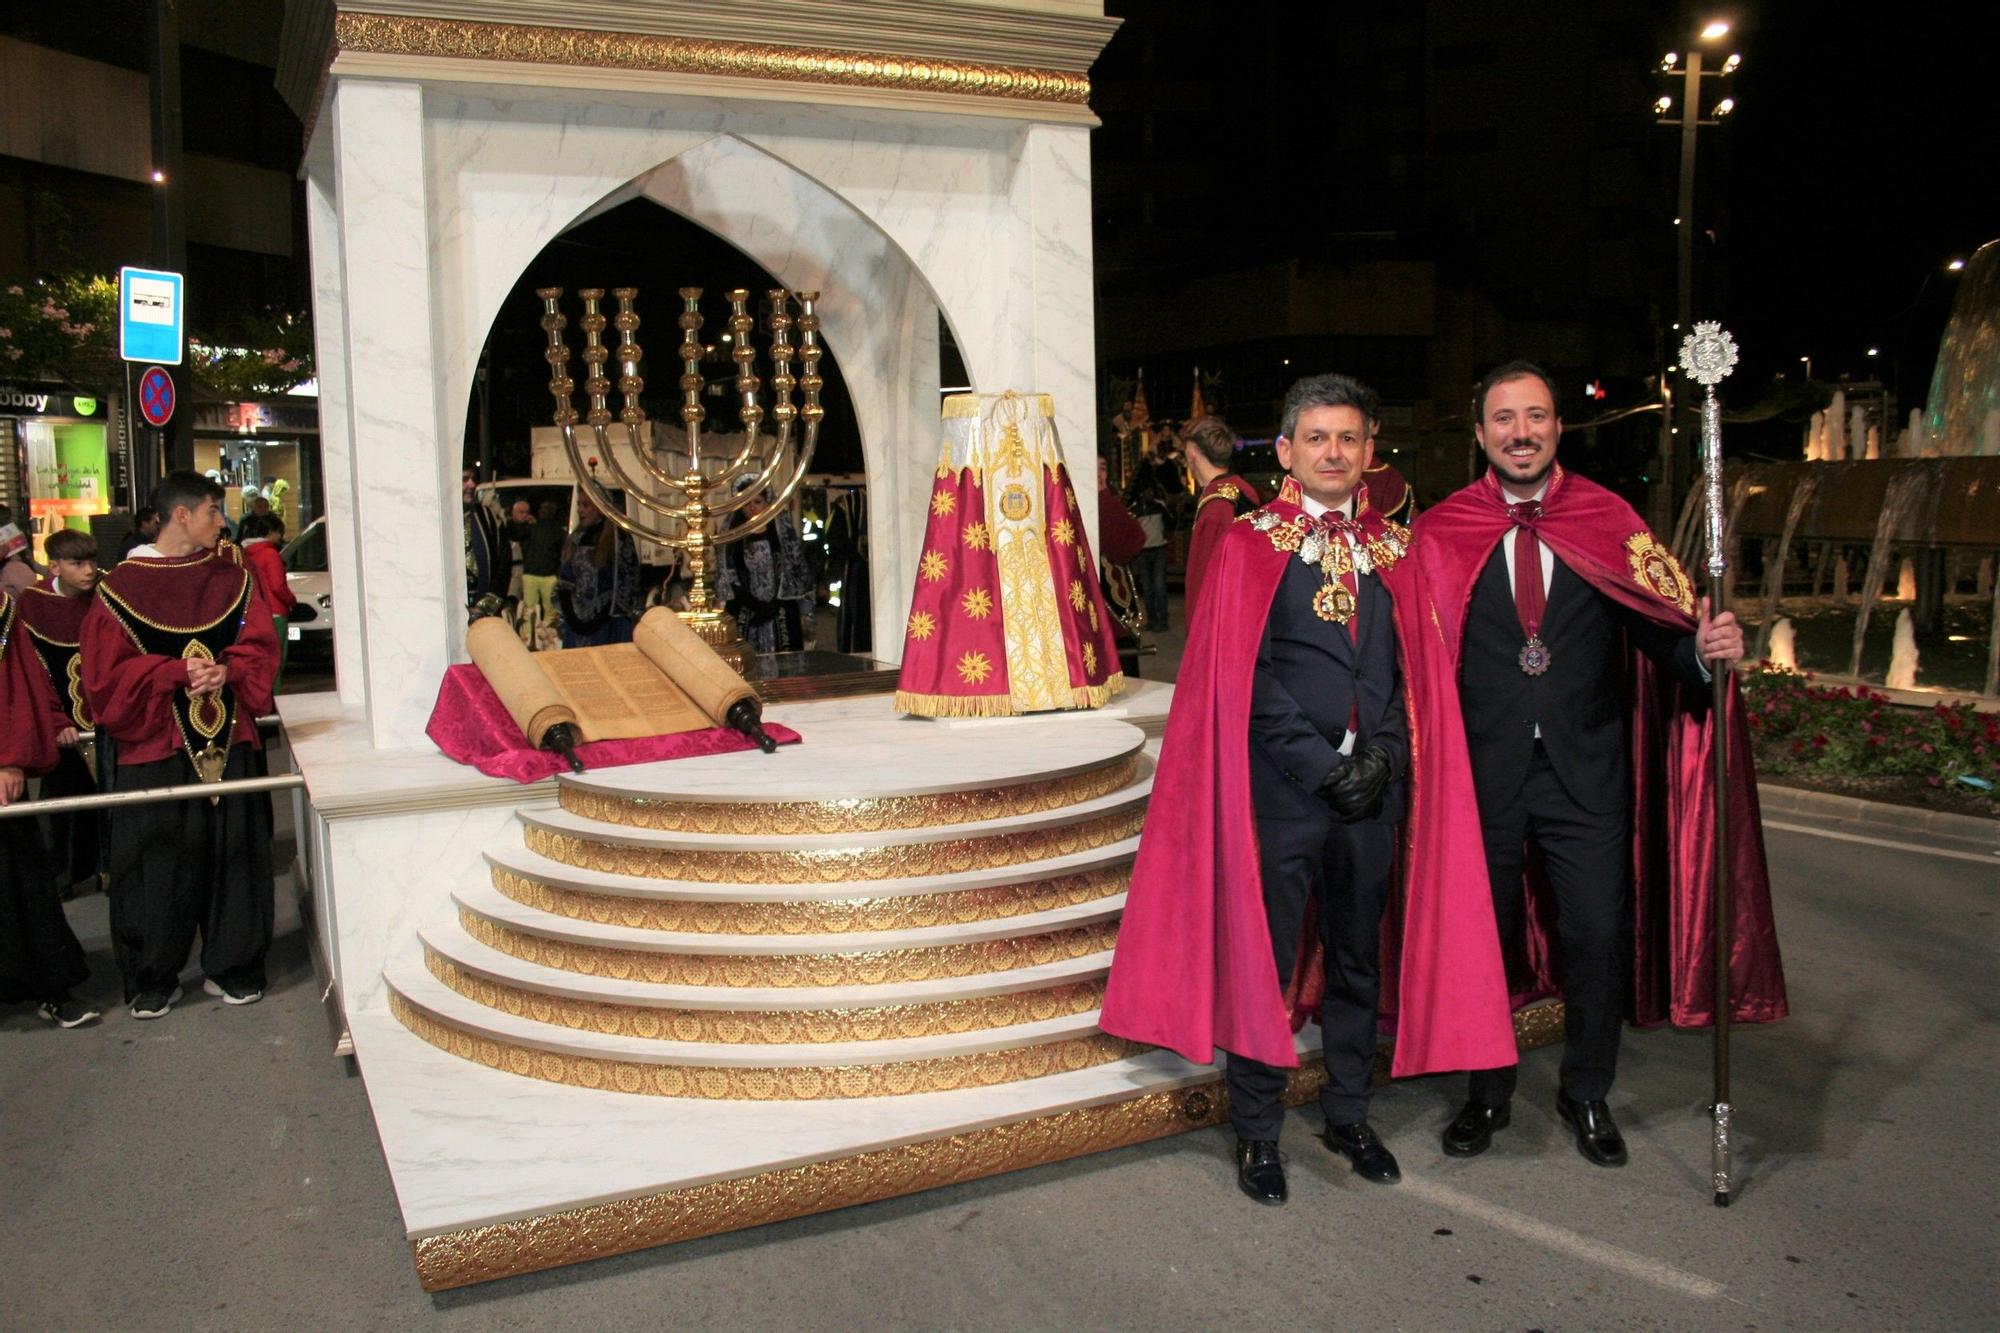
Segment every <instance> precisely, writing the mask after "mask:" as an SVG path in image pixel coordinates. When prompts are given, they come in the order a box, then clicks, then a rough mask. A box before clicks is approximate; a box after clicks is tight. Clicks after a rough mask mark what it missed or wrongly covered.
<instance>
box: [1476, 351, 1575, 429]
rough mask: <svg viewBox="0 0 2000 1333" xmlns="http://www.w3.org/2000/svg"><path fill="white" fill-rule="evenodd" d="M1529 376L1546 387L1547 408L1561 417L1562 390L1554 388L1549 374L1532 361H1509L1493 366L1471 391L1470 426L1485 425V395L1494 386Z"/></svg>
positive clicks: (1554, 384) (1553, 382)
mask: <svg viewBox="0 0 2000 1333" xmlns="http://www.w3.org/2000/svg"><path fill="white" fill-rule="evenodd" d="M1530 376H1533V377H1534V378H1535V379H1538V380H1540V381H1541V382H1542V383H1543V384H1545V385H1547V386H1548V390H1549V406H1550V407H1552V408H1554V409H1555V413H1556V415H1557V416H1558V417H1560V416H1562V406H1563V405H1562V390H1560V389H1558V388H1556V382H1555V381H1554V380H1552V379H1550V378H1549V372H1548V371H1546V370H1543V369H1542V368H1541V367H1540V366H1538V365H1536V364H1535V363H1534V362H1532V361H1509V362H1508V363H1507V364H1505V365H1503V366H1495V367H1493V369H1491V370H1489V371H1487V372H1486V378H1485V379H1483V380H1481V381H1479V387H1478V388H1476V389H1474V390H1473V391H1472V424H1473V425H1475V426H1479V425H1484V424H1485V422H1486V395H1487V393H1488V392H1489V391H1491V390H1492V388H1493V386H1494V385H1496V384H1505V383H1506V382H1507V381H1508V380H1521V379H1527V378H1529V377H1530Z"/></svg>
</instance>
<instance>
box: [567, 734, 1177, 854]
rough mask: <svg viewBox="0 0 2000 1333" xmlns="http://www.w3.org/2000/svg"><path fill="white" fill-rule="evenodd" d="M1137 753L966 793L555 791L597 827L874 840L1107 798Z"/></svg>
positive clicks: (1126, 776) (1136, 761)
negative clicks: (797, 796)
mask: <svg viewBox="0 0 2000 1333" xmlns="http://www.w3.org/2000/svg"><path fill="white" fill-rule="evenodd" d="M1140 761H1141V756H1140V754H1139V753H1138V752H1137V751H1134V752H1133V753H1131V754H1129V755H1126V756H1124V757H1122V758H1119V759H1114V760H1112V761H1110V762H1108V763H1106V764H1103V765H1101V766H1099V767H1097V768H1093V769H1090V770H1088V771H1087V772H1083V773H1072V774H1069V775H1068V776H1066V777H1060V778H1055V779H1053V780H1050V779H1041V778H1035V779H1029V780H1025V781H1021V782H1013V783H1008V784H1006V785H1003V786H995V787H986V788H980V789H976V790H972V791H951V792H935V793H932V794H930V795H925V796H881V797H874V798H870V799H863V800H844V801H843V800H834V801H742V802H724V801H682V800H676V799H673V798H671V797H644V796H621V795H618V794H615V793H611V792H603V791H598V790H596V789H594V788H589V787H581V786H577V785H575V784H573V783H569V782H564V783H561V784H559V786H558V788H557V790H558V791H559V792H560V793H561V798H562V808H563V809H565V810H568V811H570V812H571V813H572V814H577V815H581V816H583V817H584V818H586V819H594V820H597V821H599V822H601V823H607V824H622V825H626V826H628V827H633V828H651V829H665V830H668V831H672V832H678V833H741V834H773V833H776V834H800V833H880V832H883V831H885V830H888V829H909V828H932V827H936V826H938V825H942V824H971V823H976V822H978V821H980V820H985V819H1005V818H1008V817H1010V816H1013V815H1034V814H1041V813H1042V812H1044V811H1047V810H1058V809H1061V808H1062V807H1064V806H1068V805H1080V804H1082V803H1083V802H1085V801H1091V800H1095V799H1096V798H1098V797H1100V796H1109V795H1110V794H1111V793H1112V792H1115V791H1117V790H1119V789H1120V788H1121V787H1129V786H1131V785H1132V784H1133V783H1134V782H1136V781H1138V779H1139V774H1140V770H1141V762H1140Z"/></svg>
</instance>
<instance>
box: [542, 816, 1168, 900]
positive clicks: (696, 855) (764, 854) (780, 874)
mask: <svg viewBox="0 0 2000 1333" xmlns="http://www.w3.org/2000/svg"><path fill="white" fill-rule="evenodd" d="M1145 822H1146V810H1145V807H1144V806H1143V805H1133V806H1131V807H1128V808H1124V809H1118V810H1112V811H1110V812H1108V813H1105V814H1100V815H1093V816H1091V817H1089V818H1087V819H1079V820H1076V821H1075V822H1073V823H1069V824H1058V825H1055V826H1053V827H1047V828H1035V829H1023V830H1020V831H1018V832H1014V833H989V834H985V835H982V836H980V837H974V838H951V839H945V840H942V841H935V842H908V843H891V844H889V845H887V846H879V847H836V848H829V849H827V850H824V851H800V852H780V851H707V850H701V849H696V848H688V847H645V846H635V845H633V844H629V843H612V842H598V841H596V840H595V839H591V838H580V837H576V836H574V835H572V834H568V833H558V832H555V831H554V830H551V829H548V828H545V827H543V826H541V825H539V824H529V825H527V826H526V827H525V828H524V829H523V830H522V832H523V835H524V841H525V842H526V843H527V845H528V850H530V851H532V852H536V853H538V854H540V855H542V856H546V857H548V858H549V859H550V860H552V861H561V862H563V863H564V864H565V865H573V866H582V867H583V868H584V869H586V870H605V871H609V872H611V873H612V874H618V875H639V876H643V877H646V878H649V879H677V880H689V881H692V882H694V883H699V884H837V883H840V882H842V881H845V880H869V879H914V878H920V877H923V876H928V875H957V874H964V873H965V872H966V871H968V870H989V869H992V868H993V867H995V866H1011V865H1020V864H1022V863H1023V862H1027V861H1041V860H1046V859H1048V858H1050V857H1056V856H1070V855H1074V854H1075V853H1077V852H1091V851H1096V850H1097V849H1098V848H1100V847H1105V846H1108V845H1109V844H1111V843H1114V842H1121V841H1123V840H1124V839H1126V838H1131V837H1136V836H1137V835H1138V832H1139V830H1140V828H1141V827H1142V826H1143V825H1144V824H1145Z"/></svg>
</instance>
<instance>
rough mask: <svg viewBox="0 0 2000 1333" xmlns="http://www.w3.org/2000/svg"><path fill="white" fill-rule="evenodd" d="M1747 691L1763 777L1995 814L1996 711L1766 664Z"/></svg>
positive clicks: (1999, 760) (1998, 803) (1998, 784)
mask: <svg viewBox="0 0 2000 1333" xmlns="http://www.w3.org/2000/svg"><path fill="white" fill-rule="evenodd" d="M1743 696H1744V703H1745V706H1746V709H1747V712H1748V717H1749V722H1750V735H1751V738H1752V741H1753V743H1754V744H1755V747H1756V752H1757V772H1758V776H1759V777H1762V778H1770V779H1777V780H1779V781H1783V782H1788V783H1792V784H1794V785H1798V786H1805V787H1813V788H1816V789H1819V790H1824V791H1839V792H1843V793H1845V794H1848V795H1854V796H1872V797H1874V798H1875V799H1883V800H1894V801H1899V802H1900V803H1903V804H1919V805H1924V806H1928V807H1931V808H1935V809H1942V810H1954V811H1958V812H1961V813H1975V814H1985V815H2000V714H1994V713H1981V712H1979V711H1977V710H1976V709H1974V708H1973V707H1972V706H1971V705H1970V704H1945V703H1940V704H1938V705H1936V706H1935V707H1932V708H1915V707H1909V706H1905V705H1900V704H1896V703H1893V702H1891V701H1890V699H1889V697H1888V696H1887V695H1885V694H1881V693H1878V692H1876V691H1874V690H1870V689H1867V688H1865V687H1862V686H1828V685H1815V684H1813V683H1812V679H1811V677H1809V676H1804V675H1800V674H1798V673H1796V672H1790V671H1784V670H1781V669H1778V668H1774V667H1770V666H1769V665H1768V664H1767V665H1765V666H1764V667H1763V669H1761V670H1758V671H1754V672H1751V673H1749V674H1748V675H1746V676H1744V678H1743Z"/></svg>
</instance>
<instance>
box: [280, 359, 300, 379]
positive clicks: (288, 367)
mask: <svg viewBox="0 0 2000 1333" xmlns="http://www.w3.org/2000/svg"><path fill="white" fill-rule="evenodd" d="M298 368H299V359H298V358H297V357H293V358H292V359H291V360H289V361H287V362H285V364H284V365H282V366H279V367H278V369H280V370H282V371H284V372H285V373H286V374H287V375H290V374H292V373H293V372H295V371H296V370H298Z"/></svg>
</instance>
